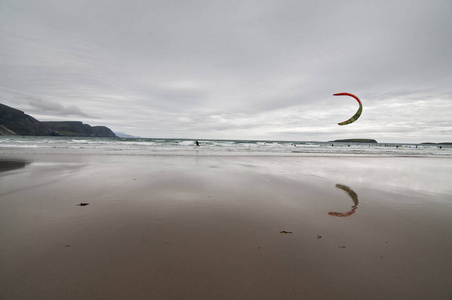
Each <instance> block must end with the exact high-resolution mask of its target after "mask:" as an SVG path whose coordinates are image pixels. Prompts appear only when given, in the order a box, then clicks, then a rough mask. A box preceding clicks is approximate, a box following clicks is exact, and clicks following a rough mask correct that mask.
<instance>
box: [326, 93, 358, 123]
mask: <svg viewBox="0 0 452 300" xmlns="http://www.w3.org/2000/svg"><path fill="white" fill-rule="evenodd" d="M333 96H350V97H353V98H355V99H356V101H358V103H359V108H358V111H357V112H356V114H354V115H353V117H351V118H350V119H348V120H346V121H344V122H340V123H337V124H339V125H347V124H351V123H353V122H355V121H356V120H358V118H359V117H360V116H361V113H362V112H363V104H362V103H361V100H359V98H358V97H356V96H355V95H353V94H350V93H337V94H333Z"/></svg>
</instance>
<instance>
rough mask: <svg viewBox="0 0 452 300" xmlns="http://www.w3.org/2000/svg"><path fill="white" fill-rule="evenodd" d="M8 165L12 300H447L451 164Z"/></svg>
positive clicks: (257, 159)
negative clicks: (407, 299)
mask: <svg viewBox="0 0 452 300" xmlns="http://www.w3.org/2000/svg"><path fill="white" fill-rule="evenodd" d="M9 158H15V159H16V160H15V161H16V163H19V164H16V166H18V168H16V169H9V170H6V171H4V172H0V179H1V180H0V191H1V194H0V204H1V205H2V210H1V211H0V282H2V283H1V287H2V288H1V289H0V298H2V299H30V298H34V299H62V298H64V299H124V298H133V299H149V298H153V299H180V298H184V299H234V298H240V299H258V298H259V299H278V298H279V299H283V298H284V299H394V298H410V299H426V298H435V299H442V298H447V297H449V296H450V295H451V293H452V291H451V288H450V284H449V283H450V280H449V279H450V278H451V277H452V271H451V270H452V259H451V258H450V254H449V253H450V252H451V250H452V241H451V239H450V236H451V233H452V229H451V228H452V221H451V220H450V213H452V206H451V202H450V196H451V194H452V191H451V188H450V187H449V183H450V179H451V178H452V172H451V168H450V167H448V166H449V165H450V164H448V163H444V162H445V161H446V160H447V162H449V161H450V160H449V159H447V158H437V157H433V158H431V157H428V158H423V157H394V156H393V157H337V156H312V157H304V156H296V157H278V156H196V155H189V156H140V155H89V154H86V153H85V154H83V155H76V154H71V155H64V154H62V155H49V154H39V155H29V154H16V155H4V154H2V156H0V164H1V162H2V161H3V162H5V161H8V159H9ZM20 159H21V160H20ZM338 185H340V186H339V187H338ZM351 191H353V193H355V195H356V197H355V196H354V194H353V193H351ZM80 203H88V205H86V206H79V205H78V204H80ZM352 210H353V213H351V214H350V212H351V211H352ZM332 212H334V213H337V214H336V215H334V214H330V213H332ZM340 214H342V215H340ZM347 214H348V215H347Z"/></svg>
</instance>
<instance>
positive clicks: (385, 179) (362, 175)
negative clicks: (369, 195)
mask: <svg viewBox="0 0 452 300" xmlns="http://www.w3.org/2000/svg"><path fill="white" fill-rule="evenodd" d="M288 160H289V158H288ZM290 160H291V161H290V164H284V169H282V168H280V167H279V166H278V165H273V166H272V169H273V170H274V171H275V172H278V173H282V174H287V176H294V175H295V176H297V177H298V178H300V177H302V176H303V175H305V176H306V175H307V176H314V177H318V178H319V179H325V180H328V181H332V182H337V181H338V180H340V181H341V182H342V183H344V184H347V185H350V186H353V188H358V187H360V186H361V187H365V188H370V189H376V190H382V191H387V192H394V193H406V192H408V191H409V192H415V193H423V194H427V195H443V196H445V195H451V194H452V185H451V184H450V182H451V181H452V164H451V160H450V159H444V158H426V157H420V158H416V157H397V158H395V157H378V158H377V157H375V158H374V157H339V158H338V157H308V158H304V159H290ZM297 177H294V179H297Z"/></svg>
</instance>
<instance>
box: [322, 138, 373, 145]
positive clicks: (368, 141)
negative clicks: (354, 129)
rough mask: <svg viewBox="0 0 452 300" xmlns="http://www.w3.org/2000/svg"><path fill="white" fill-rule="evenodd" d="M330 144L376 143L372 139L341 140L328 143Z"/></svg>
mask: <svg viewBox="0 0 452 300" xmlns="http://www.w3.org/2000/svg"><path fill="white" fill-rule="evenodd" d="M331 142H334V143H372V144H376V143H378V142H377V141H376V140H374V139H343V140H334V141H330V143H331Z"/></svg>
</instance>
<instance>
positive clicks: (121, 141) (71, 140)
mask: <svg viewBox="0 0 452 300" xmlns="http://www.w3.org/2000/svg"><path fill="white" fill-rule="evenodd" d="M198 141H199V147H198V146H196V144H195V140H189V139H163V138H86V137H36V136H33V137H29V136H0V154H14V153H22V154H23V153H25V154H52V153H55V154H61V153H62V154H83V153H87V154H99V155H108V154H115V155H195V154H196V155H224V156H241V155H243V156H247V155H248V156H303V155H372V156H380V155H381V156H438V157H452V146H450V145H436V144H395V143H390V144H388V143H386V144H382V143H378V144H375V143H338V142H308V141H263V140H260V141H252V140H215V139H209V140H208V139H204V140H198Z"/></svg>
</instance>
